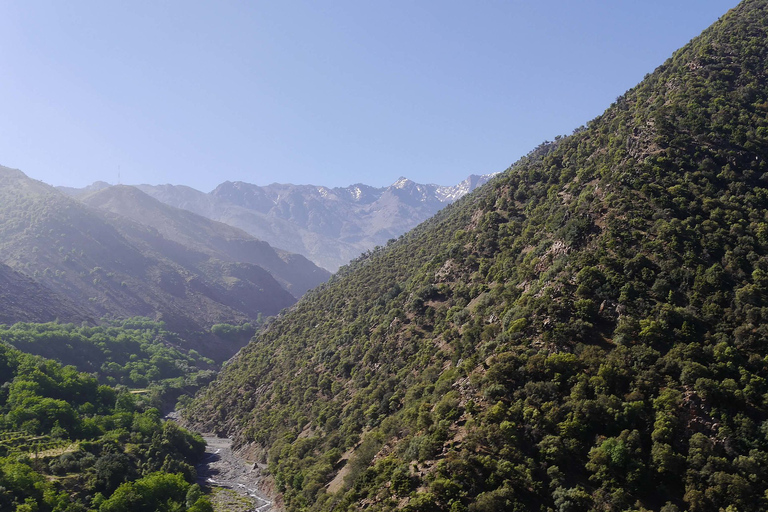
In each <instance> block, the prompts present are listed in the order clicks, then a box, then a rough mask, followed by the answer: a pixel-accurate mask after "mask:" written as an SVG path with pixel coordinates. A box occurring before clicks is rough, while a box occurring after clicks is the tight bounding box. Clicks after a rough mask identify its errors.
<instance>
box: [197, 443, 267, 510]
mask: <svg viewBox="0 0 768 512" xmlns="http://www.w3.org/2000/svg"><path fill="white" fill-rule="evenodd" d="M203 439H204V440H205V443H206V448H205V457H204V459H203V461H202V462H201V463H200V464H198V465H197V466H196V467H195V469H197V478H198V482H199V483H200V485H203V486H208V487H219V488H222V489H228V490H229V492H235V493H237V494H238V495H239V496H241V497H243V498H246V499H248V500H250V502H251V503H250V505H249V507H250V508H249V510H250V511H252V512H269V511H271V510H272V502H271V501H270V500H269V499H267V497H266V496H264V495H263V494H262V493H261V492H259V491H258V487H259V483H260V480H261V478H262V476H261V471H260V470H259V468H258V467H257V466H255V465H254V464H249V463H248V462H246V461H245V460H243V459H242V458H241V457H238V456H237V455H236V454H235V453H233V451H232V440H231V439H228V438H222V437H216V436H214V435H206V434H203ZM217 494H219V493H217ZM220 498H222V497H221V496H220ZM214 506H216V498H215V496H214ZM217 510H219V508H217Z"/></svg>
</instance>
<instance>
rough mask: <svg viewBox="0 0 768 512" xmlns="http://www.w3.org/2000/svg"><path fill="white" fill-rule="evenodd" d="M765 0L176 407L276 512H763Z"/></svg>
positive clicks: (346, 282)
mask: <svg viewBox="0 0 768 512" xmlns="http://www.w3.org/2000/svg"><path fill="white" fill-rule="evenodd" d="M767 32H768V1H766V0H746V1H745V2H744V3H742V4H741V5H740V6H739V7H737V8H736V9H734V10H733V11H731V12H730V13H728V14H727V15H726V16H724V17H723V18H722V19H721V20H720V21H719V22H717V23H716V24H714V25H713V26H712V27H711V28H709V29H708V30H707V31H705V32H704V33H703V34H702V35H701V36H700V37H698V38H696V39H694V40H693V41H692V42H691V43H690V44H688V45H687V46H686V47H684V48H683V49H681V50H679V51H678V52H676V53H675V54H674V56H673V57H672V58H671V59H669V60H668V61H667V62H666V63H664V65H662V66H661V67H659V68H658V69H657V70H656V71H655V72H654V73H652V74H650V75H648V76H647V77H646V79H645V80H644V81H643V82H642V83H641V84H639V85H638V86H637V87H635V88H634V89H632V90H630V91H629V92H627V93H626V94H625V95H624V96H622V97H620V98H618V99H617V101H616V103H615V104H614V105H612V106H611V107H610V108H609V109H608V110H607V111H606V112H605V113H604V114H603V115H602V116H600V117H598V118H596V119H594V120H593V121H591V122H590V123H588V124H587V126H586V127H583V128H581V129H579V130H576V131H575V132H574V133H573V135H571V136H568V137H563V138H558V140H556V141H555V142H553V143H548V144H544V145H542V146H541V147H539V148H537V149H536V150H535V151H533V152H532V153H531V154H530V155H529V156H528V157H526V158H524V159H523V160H522V161H520V162H518V163H517V164H516V165H514V166H513V167H512V168H510V169H509V170H508V171H507V172H506V173H504V174H503V175H502V176H501V177H499V178H497V179H495V180H493V181H492V182H491V183H490V184H488V185H487V186H485V187H483V188H482V189H480V190H479V191H478V192H476V193H474V194H472V195H471V196H468V197H466V198H465V199H463V200H461V201H459V202H458V203H456V204H455V205H453V206H452V207H448V208H447V209H446V210H444V211H443V212H441V213H439V214H438V215H437V216H436V217H435V218H433V219H432V220H430V221H428V222H427V223H425V224H423V225H421V226H420V227H419V228H417V229H416V230H414V231H412V232H411V233H409V234H407V235H405V236H404V237H401V239H399V240H397V241H392V242H391V243H390V244H388V246H387V247H385V248H383V249H380V250H377V251H373V252H371V253H369V254H367V255H365V256H364V257H362V258H360V259H359V260H357V261H355V262H354V263H353V264H351V265H350V266H349V267H348V268H346V269H342V271H341V272H340V273H339V274H338V275H337V276H336V277H335V278H334V279H333V280H332V282H330V283H329V284H327V285H326V286H324V287H322V289H320V290H317V291H315V292H312V293H310V294H309V295H308V296H307V297H305V299H303V300H302V301H301V302H300V303H299V304H298V305H297V306H296V307H294V308H293V309H292V311H291V312H290V313H288V314H286V315H284V316H282V317H281V318H279V319H278V320H277V321H276V322H274V323H273V324H272V325H271V327H270V328H269V329H267V330H266V332H263V333H260V334H259V335H258V336H257V337H256V338H255V340H254V342H253V343H251V344H250V345H249V346H248V347H247V348H246V349H244V350H243V351H241V352H240V354H239V355H238V356H237V357H236V358H235V360H234V361H233V362H231V363H230V364H229V365H227V366H226V367H225V369H224V370H223V371H222V373H221V375H220V376H219V378H218V379H217V381H216V382H215V383H214V384H213V385H212V386H211V387H209V388H208V389H207V390H206V392H205V393H203V394H201V395H200V396H199V397H198V398H197V400H196V401H195V403H194V404H193V405H192V406H191V407H190V408H189V411H188V415H189V418H190V420H191V421H196V422H199V423H201V424H203V425H205V426H206V427H208V428H216V429H219V430H221V431H228V432H231V433H233V434H235V435H236V436H237V440H238V442H239V443H240V444H241V445H243V444H246V443H251V444H252V445H253V446H254V447H255V448H256V449H257V450H260V453H261V454H262V457H263V458H264V459H265V460H266V461H268V463H269V469H270V472H271V474H272V475H273V478H274V480H275V483H276V485H277V488H278V490H279V491H280V492H281V493H282V496H283V499H284V501H285V504H286V506H287V508H288V509H289V510H358V509H363V508H365V509H367V510H395V509H404V510H411V511H417V510H419V511H432V510H434V511H451V512H459V511H465V510H469V511H486V510H487V511H493V510H516V511H526V510H542V511H550V510H554V511H559V512H565V511H577V510H617V511H618V510H622V511H624V510H637V511H640V510H648V509H652V510H664V511H666V512H671V511H674V510H690V511H692V512H697V511H709V510H729V511H733V510H739V511H760V510H766V509H768V494H767V493H766V490H768V380H766V379H768V349H766V347H768V344H767V342H768V337H767V336H768V330H767V328H766V325H767V324H768V163H767V162H766V158H768V76H767V72H768V71H767V70H768V55H767V54H768V46H767V45H766V44H765V43H766V40H768V33H767Z"/></svg>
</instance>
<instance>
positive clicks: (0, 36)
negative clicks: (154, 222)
mask: <svg viewBox="0 0 768 512" xmlns="http://www.w3.org/2000/svg"><path fill="white" fill-rule="evenodd" d="M737 3H738V2H737V1H735V0H663V1H662V0H646V1H644V2H630V1H628V0H619V1H610V2H609V1H605V0H602V1H597V0H583V1H579V2H574V1H573V0H549V1H547V0H543V1H537V2H534V1H531V0H527V1H522V0H505V1H502V0H483V1H482V2H474V1H468V0H465V1H463V2H459V1H454V0H421V1H417V0H386V1H385V0H378V1H373V0H371V1H361V0H328V1H316V0H306V1H296V0H280V1H261V0H250V1H228V0H225V1H217V2H213V1H211V2H208V1H205V2H203V1H188V0H186V1H181V0H163V1H144V0H135V1H131V2H116V1H115V2H112V1H110V2H104V1H101V0H99V1H91V0H77V1H74V2H62V1H59V0H48V1H46V0H33V1H22V0H18V1H11V0H0V165H5V166H7V167H13V168H17V169H21V170H22V171H24V172H25V173H26V174H27V175H28V176H30V177H32V178H35V179H39V180H42V181H44V182H46V183H49V184H52V185H65V186H75V187H82V186H86V185H88V184H90V183H92V182H94V181H98V180H103V181H107V182H109V183H117V182H118V181H119V182H121V183H124V184H139V183H149V184H163V183H171V184H176V185H188V186H191V187H194V188H197V189H199V190H203V191H206V192H207V191H210V190H211V189H213V188H214V187H215V186H216V185H218V184H219V183H221V182H223V181H227V180H229V181H246V182H249V183H255V184H258V185H266V184H269V183H273V182H278V183H294V184H307V183H309V184H316V185H326V186H346V185H350V184H353V183H365V184H368V185H373V186H386V185H389V184H391V183H393V182H394V181H396V180H397V179H398V178H399V177H400V176H405V177H408V178H410V179H412V180H414V181H417V182H420V183H437V184H440V185H453V184H456V183H458V182H460V181H461V180H463V179H464V178H466V177H467V176H468V175H470V174H487V173H492V172H497V171H503V170H504V169H506V168H507V167H508V166H509V165H511V164H512V163H514V162H515V161H516V160H517V159H518V158H520V157H521V156H523V155H525V154H526V153H528V152H529V151H530V150H531V149H533V148H534V147H536V146H537V145H538V144H540V143H542V142H544V141H545V140H552V139H554V138H555V136H557V135H567V134H570V133H571V132H572V131H573V130H574V129H575V128H577V127H579V126H581V125H584V124H586V122H587V121H589V120H590V119H593V118H594V117H596V116H598V115H600V114H601V113H602V112H603V111H604V110H605V109H606V108H607V107H608V106H609V105H610V104H611V103H612V102H613V101H614V100H615V99H616V98H617V97H618V96H620V95H621V94H623V93H624V92H625V91H626V90H627V89H629V88H631V87H633V86H634V85H635V84H637V83H638V82H639V81H641V80H642V79H643V77H644V76H645V75H646V74H647V73H649V72H652V71H653V70H654V69H655V68H656V67H657V66H659V65H660V64H662V63H663V62H664V61H665V60H666V59H667V58H668V57H669V56H671V54H672V53H673V52H674V51H675V50H676V49H677V48H680V47H681V46H683V45H685V44H686V43H687V42H688V41H689V40H690V39H691V38H693V37H695V36H697V35H698V34H699V33H700V32H701V31H702V30H704V29H705V28H706V27H707V26H709V25H710V24H712V23H713V22H714V21H716V20H717V19H718V18H719V17H720V16H721V15H723V14H724V13H725V12H726V11H727V10H728V9H730V8H732V7H734V6H735V5H736V4H737Z"/></svg>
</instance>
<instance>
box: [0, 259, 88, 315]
mask: <svg viewBox="0 0 768 512" xmlns="http://www.w3.org/2000/svg"><path fill="white" fill-rule="evenodd" d="M0 305H2V307H0V324H13V323H16V322H30V321H38V322H52V321H54V320H60V321H62V322H77V323H80V322H83V321H89V320H91V321H92V319H91V318H90V317H89V314H88V312H87V311H86V310H85V308H79V307H77V306H76V305H74V304H72V303H71V302H70V301H68V300H67V299H66V298H65V297H62V296H60V295H59V294H57V293H56V292H54V291H52V290H50V289H48V288H46V287H45V286H43V285H41V284H40V283H38V282H36V281H35V280H34V279H31V278H29V277H27V276H25V275H24V274H21V273H19V272H16V271H15V270H13V269H12V268H11V267H9V266H7V265H3V264H2V263H0Z"/></svg>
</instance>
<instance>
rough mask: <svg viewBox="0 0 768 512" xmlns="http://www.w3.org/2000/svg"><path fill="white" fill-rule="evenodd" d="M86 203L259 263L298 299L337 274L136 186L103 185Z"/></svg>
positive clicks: (212, 251)
mask: <svg viewBox="0 0 768 512" xmlns="http://www.w3.org/2000/svg"><path fill="white" fill-rule="evenodd" d="M81 201H83V202H84V203H85V204H87V205H89V206H93V207H95V208H99V209H102V210H106V211H110V212H112V213H116V214H118V215H121V216H123V217H127V218H129V219H131V220H133V221H135V222H138V223H139V224H143V225H145V226H149V227H151V228H154V229H156V230H157V231H158V232H159V233H160V234H161V235H162V236H163V237H164V238H166V239H168V240H171V241H173V242H177V243H179V244H182V245H184V246H185V247H189V248H192V249H194V250H196V251H199V252H202V253H205V254H207V255H209V256H210V257H212V258H216V259H219V260H221V261H230V262H244V263H250V264H252V265H258V266H259V267H261V268H263V269H265V270H268V271H269V272H270V273H271V274H272V276H273V277H274V278H275V279H277V280H278V282H280V283H281V284H282V285H283V286H284V287H285V289H286V290H288V291H289V292H291V294H292V295H293V296H294V297H296V298H299V297H301V296H302V295H304V294H305V293H306V292H307V291H308V290H310V289H312V288H314V287H315V286H317V285H319V284H321V283H324V282H325V281H327V280H328V278H329V277H331V274H330V272H328V271H327V270H325V269H322V268H320V267H318V266H316V265H314V264H313V263H312V262H310V261H309V260H307V259H306V258H304V257H303V256H300V255H298V254H292V253H289V252H286V251H280V250H277V249H273V248H272V247H271V246H270V245H269V244H268V243H267V242H263V241H261V240H257V239H255V238H253V237H252V236H250V235H249V234H247V233H245V232H244V231H242V230H240V229H237V228H234V227H232V226H229V225H227V224H223V223H221V222H216V221H212V220H210V219H207V218H205V217H202V216H200V215H196V214H194V213H192V212H189V211H186V210H182V209H180V208H174V207H172V206H169V205H166V204H163V203H161V202H160V201H158V200H156V199H154V198H152V197H150V196H148V195H147V194H145V193H144V192H142V191H140V190H139V189H137V188H135V187H128V186H124V185H123V186H120V185H118V186H114V187H109V188H105V189H101V190H99V191H96V192H93V193H90V194H87V195H85V196H84V197H82V198H81Z"/></svg>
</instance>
